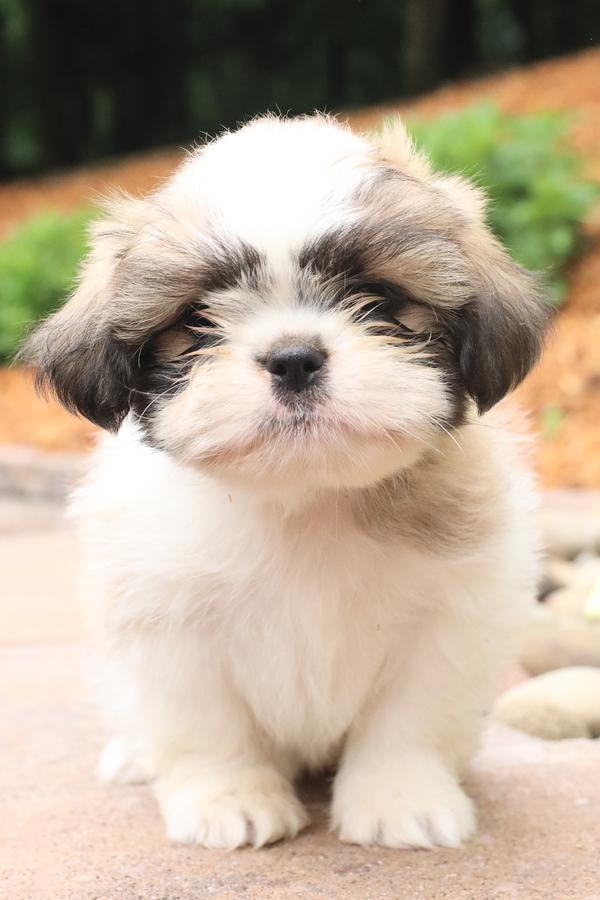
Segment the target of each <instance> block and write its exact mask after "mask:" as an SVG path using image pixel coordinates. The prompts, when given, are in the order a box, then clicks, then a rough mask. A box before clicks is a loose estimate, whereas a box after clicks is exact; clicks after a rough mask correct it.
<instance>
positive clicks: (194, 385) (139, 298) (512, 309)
mask: <svg viewBox="0 0 600 900" xmlns="http://www.w3.org/2000/svg"><path fill="white" fill-rule="evenodd" d="M545 321H546V311H545V307H544V303H543V299H542V297H541V295H540V292H539V290H538V286H537V284H536V281H535V279H534V278H533V277H532V276H531V275H530V274H529V273H527V272H525V271H523V270H522V269H521V268H519V267H518V266H517V265H516V264H515V263H513V262H512V261H511V260H510V259H509V258H508V256H507V255H506V253H505V252H504V251H503V250H502V248H501V247H500V245H499V244H498V243H497V241H496V240H495V239H494V238H493V237H492V236H491V235H490V233H489V232H488V230H487V229H486V227H485V225H484V222H483V202H482V198H481V196H480V194H479V192H478V191H477V190H476V189H475V188H473V187H472V186H470V185H469V184H468V183H466V182H464V181H462V180H461V179H458V178H453V177H437V176H436V175H435V174H433V173H432V172H431V171H430V169H429V167H428V165H427V163H426V162H425V161H424V160H422V159H421V158H419V157H417V156H416V154H415V153H414V151H413V149H412V147H411V145H410V142H409V141H408V139H407V137H406V134H405V132H404V131H403V130H402V127H401V125H400V124H399V123H397V124H396V125H394V126H392V127H390V129H389V130H388V131H387V132H384V133H383V135H379V136H377V138H374V139H373V140H371V141H370V140H367V139H364V138H361V137H358V136H356V135H354V134H353V133H352V132H350V131H349V130H347V129H346V128H343V127H341V126H340V125H338V124H337V123H336V122H334V121H332V120H330V119H327V118H325V117H313V118H306V119H291V120H285V119H284V120H282V119H277V118H274V117H273V118H271V117H267V118H262V119H258V120H256V121H254V122H252V123H251V124H249V125H246V126H245V127H243V128H241V129H240V130H239V131H237V132H234V133H230V134H226V135H224V136H223V137H221V138H220V139H219V140H216V141H214V142H213V143H211V144H208V145H207V146H205V147H204V148H202V149H200V150H198V151H196V152H194V153H193V154H192V155H191V156H190V157H189V158H188V160H187V161H186V162H185V163H184V164H183V165H182V166H181V168H180V169H179V170H178V171H177V172H176V174H175V175H174V177H173V178H172V179H171V180H170V181H169V182H168V183H167V184H166V185H165V186H164V187H163V188H161V189H160V190H159V191H157V192H156V193H154V194H152V195H151V196H149V197H147V198H146V199H143V200H136V199H133V198H130V197H120V198H117V199H115V200H113V201H111V203H110V204H109V205H108V209H107V217H106V218H105V219H104V220H103V221H101V222H100V223H99V224H97V225H96V226H95V227H94V231H93V234H92V250H91V253H90V256H89V258H88V260H87V261H86V263H85V265H84V267H83V269H82V272H81V277H80V282H79V287H78V288H77V290H76V291H75V293H74V295H73V296H72V297H71V299H70V300H69V302H68V303H67V304H66V306H65V307H64V308H63V309H61V310H60V311H59V312H58V313H56V314H55V315H54V316H52V317H51V318H50V319H48V320H47V321H46V322H45V323H44V324H43V325H42V326H41V327H40V328H39V329H38V330H37V331H36V332H35V333H34V334H33V335H32V337H31V338H30V339H29V342H28V344H27V345H26V348H25V355H26V356H27V357H28V358H29V359H31V360H32V361H33V362H34V363H35V364H36V365H37V366H38V372H39V379H40V381H41V382H42V383H44V384H49V385H50V386H51V387H52V389H53V390H54V391H55V392H56V394H57V395H58V397H59V398H60V399H61V401H62V402H63V403H64V404H65V405H66V406H67V407H68V408H70V409H73V410H76V411H78V412H80V413H82V414H83V415H84V416H87V417H88V418H89V419H91V420H92V421H94V422H96V423H98V424H100V425H101V426H103V427H106V428H109V429H115V428H117V427H118V426H119V424H120V423H121V421H122V420H123V418H124V417H125V416H126V415H128V414H131V416H132V417H134V418H135V419H136V420H137V421H138V423H139V425H140V427H141V428H142V430H143V432H144V434H145V436H146V439H147V440H148V441H149V442H151V443H152V444H153V445H155V446H157V447H159V448H161V449H163V450H165V451H166V452H169V453H171V454H172V455H174V456H175V457H177V458H178V459H180V460H182V461H185V462H188V463H190V464H194V465H198V466H204V467H207V468H209V469H211V470H214V471H215V472H216V473H218V474H221V475H226V476H229V477H233V476H236V477H239V478H242V479H244V480H246V481H253V482H261V481H263V480H264V482H265V483H269V484H271V485H273V484H279V483H282V484H292V483H294V484H296V485H298V484H301V485H307V486H308V485H315V486H316V485H331V486H355V485H356V486H359V485H366V484H369V483H372V482H374V481H376V480H378V479H379V478H382V477H384V476H386V475H388V474H390V473H391V472H393V471H396V470H398V469H400V468H402V467H405V466H408V465H411V464H412V463H413V462H414V461H415V460H416V459H417V458H418V457H419V456H420V455H421V454H422V453H423V452H427V450H428V449H429V448H431V447H432V446H435V444H436V442H437V441H438V440H439V438H440V435H441V434H443V433H444V432H446V431H448V430H451V429H454V428H456V427H458V426H460V424H461V422H462V421H463V420H464V417H465V415H466V414H467V412H468V409H469V407H470V406H476V407H477V409H478V410H479V412H484V411H486V410H488V409H489V408H490V407H491V406H493V405H494V404H495V403H496V402H497V401H498V400H500V399H501V398H502V397H503V396H504V395H505V394H506V393H507V391H509V390H510V389H511V388H513V387H514V386H515V385H516V384H518V382H519V381H521V379H522V378H523V377H524V376H525V374H526V373H527V371H528V370H529V368H530V367H531V365H532V364H533V362H534V361H535V359H536V358H537V355H538V352H539V348H540V341H541V337H542V333H543V330H544V326H545Z"/></svg>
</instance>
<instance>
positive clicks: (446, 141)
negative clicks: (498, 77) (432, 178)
mask: <svg viewBox="0 0 600 900" xmlns="http://www.w3.org/2000/svg"><path fill="white" fill-rule="evenodd" d="M408 125H409V130H410V132H411V134H412V136H413V138H414V140H415V142H416V144H417V145H418V146H420V147H422V148H423V149H425V150H426V152H427V153H428V155H429V156H430V158H431V160H432V162H433V164H434V166H435V167H436V168H438V169H442V170H445V171H448V172H458V173H460V174H463V175H467V176H469V177H470V178H473V179H474V180H475V181H476V182H477V183H478V184H479V185H480V186H481V187H483V188H484V189H485V190H486V191H487V193H488V195H489V197H490V204H489V209H488V221H489V224H490V226H491V227H492V229H493V230H494V231H495V232H496V234H497V235H498V237H499V238H500V239H501V240H502V241H503V242H504V243H505V244H506V246H507V247H508V249H509V250H510V252H511V253H512V254H513V256H514V257H515V259H517V260H518V261H519V262H520V263H522V264H523V265H524V266H526V267H527V268H528V269H534V270H536V271H539V272H542V274H544V275H545V276H546V279H547V281H548V284H549V286H550V288H551V290H552V294H553V296H554V300H555V302H559V301H560V300H561V299H562V297H563V296H564V292H565V280H564V278H565V266H566V263H567V262H568V261H569V259H570V258H571V257H572V256H573V255H574V253H575V252H576V251H577V249H578V248H579V245H580V225H581V222H582V219H583V218H584V216H585V215H586V213H587V212H588V211H589V209H590V206H591V205H592V203H593V201H594V199H595V198H596V197H597V195H598V187H597V185H593V184H591V183H590V182H588V181H586V180H585V179H584V178H583V176H582V174H581V162H580V158H579V157H578V156H577V155H576V154H574V153H573V152H572V151H571V150H569V148H568V145H567V140H566V137H567V131H568V120H567V119H566V118H565V117H564V116H563V115H560V114H557V113H543V114H540V113H538V114H535V115H528V116H510V115H505V114H503V113H501V112H500V111H499V110H498V109H497V108H496V107H495V106H493V105H489V104H484V105H476V106H471V107H468V108H466V109H463V110H459V111H458V112H453V113H448V114H445V115H442V116H439V117H438V118H436V119H432V120H431V121H410V122H409V123H408Z"/></svg>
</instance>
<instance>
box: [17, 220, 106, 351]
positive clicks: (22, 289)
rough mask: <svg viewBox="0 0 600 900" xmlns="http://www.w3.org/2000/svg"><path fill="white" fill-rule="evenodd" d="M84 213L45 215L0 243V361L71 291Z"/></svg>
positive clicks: (82, 247) (82, 246) (81, 245)
mask: <svg viewBox="0 0 600 900" xmlns="http://www.w3.org/2000/svg"><path fill="white" fill-rule="evenodd" d="M91 217H92V212H91V211H90V210H89V209H87V208H86V209H79V210H77V211H76V212H74V213H71V214H69V215H65V214H62V213H59V212H46V213H43V214H41V215H38V216H34V217H33V218H31V219H29V220H28V221H27V222H25V223H24V224H23V225H20V226H18V227H17V228H15V230H14V231H13V232H12V233H11V234H9V235H8V237H6V238H5V239H4V240H3V241H1V242H0V359H9V358H10V357H11V356H12V354H13V353H14V352H15V350H16V348H17V346H18V344H19V341H20V340H21V339H22V337H23V335H24V334H25V332H26V331H27V329H28V327H29V325H30V324H31V323H32V322H34V321H35V320H36V319H39V318H40V317H41V316H44V315H47V314H48V313H49V312H51V311H52V310H53V309H55V308H56V307H57V306H59V305H60V304H61V303H62V301H63V300H64V299H65V297H66V295H67V294H68V292H69V290H70V289H71V287H72V285H73V281H74V277H75V273H76V270H77V266H78V263H79V260H80V259H81V257H82V255H83V253H84V250H85V246H86V237H85V232H86V225H87V224H88V222H89V221H90V219H91Z"/></svg>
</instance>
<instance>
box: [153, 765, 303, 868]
mask: <svg viewBox="0 0 600 900" xmlns="http://www.w3.org/2000/svg"><path fill="white" fill-rule="evenodd" d="M157 796H158V799H159V803H160V806H161V809H162V813H163V816H164V819H165V824H166V829H167V837H169V838H170V839H171V840H172V841H177V842H178V843H186V844H202V845H203V846H204V847H211V848H222V849H228V850H233V849H235V848H236V847H242V846H244V845H245V844H251V845H252V846H253V847H262V846H263V845H265V844H272V843H274V842H275V841H278V840H280V839H281V838H286V837H290V838H293V837H295V836H296V835H297V834H298V832H299V831H301V829H302V828H304V826H305V825H306V824H307V823H308V816H307V814H306V812H305V810H304V808H303V806H302V804H301V803H300V801H299V800H298V798H297V797H296V796H295V794H294V792H293V789H292V786H291V785H290V783H289V782H288V781H287V780H286V779H285V778H283V776H282V775H280V774H279V773H278V772H275V771H274V770H271V769H267V768H255V769H254V768H252V769H240V770H233V771H230V772H221V771H218V770H216V771H215V770H211V769H204V768H203V767H202V768H201V767H199V768H198V769H197V771H195V772H194V771H189V770H188V771H187V772H186V775H185V777H183V778H181V777H180V775H178V774H177V773H174V774H173V776H171V777H169V778H166V779H163V780H162V781H161V782H159V783H158V785H157Z"/></svg>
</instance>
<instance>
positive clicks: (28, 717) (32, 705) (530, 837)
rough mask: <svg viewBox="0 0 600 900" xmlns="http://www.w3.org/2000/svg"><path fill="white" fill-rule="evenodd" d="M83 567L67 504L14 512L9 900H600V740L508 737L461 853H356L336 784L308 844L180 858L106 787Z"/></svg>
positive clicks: (1, 663)
mask: <svg viewBox="0 0 600 900" xmlns="http://www.w3.org/2000/svg"><path fill="white" fill-rule="evenodd" d="M11 522H12V523H14V527H10V523H11ZM75 563H76V544H75V541H74V539H73V535H72V534H71V532H70V530H69V527H68V526H67V525H66V524H65V523H64V522H63V520H62V516H61V512H60V509H59V508H58V507H57V506H53V505H52V504H50V503H48V502H46V503H36V504H34V503H31V502H30V501H29V502H24V501H19V500H17V499H13V500H11V501H5V502H0V578H1V582H0V590H1V602H0V710H1V716H0V812H1V815H0V896H2V897H6V898H7V900H67V898H73V900H117V898H126V900H188V898H189V900H196V898H205V897H218V898H244V900H246V898H247V900H254V898H275V900H287V898H313V897H314V898H336V897H339V898H344V900H354V898H356V900H371V898H372V900H376V898H398V900H415V898H426V900H438V898H439V900H441V898H453V900H454V898H456V900H463V898H465V900H467V898H468V900H480V898H481V900H496V898H510V900H512V898H516V900H530V898H531V900H534V898H540V900H541V898H543V900H562V898H576V900H588V898H589V900H592V898H595V900H600V742H599V741H592V740H567V741H560V742H555V743H550V742H543V741H540V740H538V739H536V738H530V737H526V736H524V735H521V734H519V733H518V732H515V731H511V730H509V729H505V728H502V727H501V726H494V727H493V728H490V729H489V730H488V732H487V734H486V736H485V740H484V743H483V747H482V750H481V753H480V755H479V757H478V758H477V760H476V761H475V762H474V764H473V766H472V771H471V774H470V776H469V789H470V791H471V793H472V794H473V796H474V797H475V798H476V800H477V802H478V806H479V810H480V830H479V834H478V836H477V838H476V839H475V840H474V841H473V842H472V843H470V844H469V845H468V846H467V847H465V848H463V849H461V850H435V851H433V852H426V851H392V850H381V849H363V848H361V847H353V846H345V845H342V844H340V843H339V842H338V841H337V839H336V838H334V837H333V836H332V835H330V834H329V833H328V831H327V825H326V805H325V804H326V800H327V792H328V786H327V784H326V783H325V782H320V783H319V782H316V783H311V784H307V785H304V786H303V788H302V793H303V796H304V798H305V799H306V801H307V803H308V806H309V808H310V811H311V814H312V817H313V824H312V825H311V827H310V828H309V829H308V830H307V831H306V832H305V833H304V834H302V835H301V836H300V837H299V838H298V839H297V840H296V841H295V842H292V843H287V844H280V845H277V846H274V847H271V848H267V849H264V850H260V851H253V850H249V849H245V850H242V851H235V852H232V853H225V852H220V851H208V850H204V849H201V848H197V847H180V846H174V845H170V844H169V843H168V842H167V841H166V839H165V838H164V836H163V832H162V826H161V823H160V820H159V816H158V812H157V809H156V806H155V803H154V800H153V798H152V795H151V792H150V790H149V789H148V788H145V787H125V788H124V787H111V788H107V787H103V786H101V785H100V784H99V783H98V782H97V781H96V779H95V777H94V766H95V761H96V758H97V755H98V753H99V750H100V748H101V746H102V743H103V741H104V739H105V736H106V735H105V732H104V728H103V725H102V722H101V719H100V717H99V715H98V713H97V711H96V710H95V708H94V706H93V704H92V702H91V691H90V690H89V688H88V686H87V684H86V677H85V663H86V659H87V652H86V649H85V642H84V639H83V631H84V629H83V622H82V616H81V611H80V608H79V605H78V602H77V600H76V599H75V591H74V569H75Z"/></svg>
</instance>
